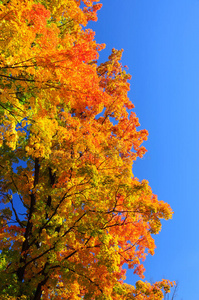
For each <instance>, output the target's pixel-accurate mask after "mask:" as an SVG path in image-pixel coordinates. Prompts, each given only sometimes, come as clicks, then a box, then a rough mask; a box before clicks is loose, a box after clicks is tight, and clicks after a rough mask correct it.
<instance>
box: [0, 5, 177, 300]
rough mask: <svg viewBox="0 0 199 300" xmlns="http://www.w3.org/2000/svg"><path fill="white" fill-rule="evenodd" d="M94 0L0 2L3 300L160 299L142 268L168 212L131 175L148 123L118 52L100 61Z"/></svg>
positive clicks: (164, 285) (163, 285)
mask: <svg viewBox="0 0 199 300" xmlns="http://www.w3.org/2000/svg"><path fill="white" fill-rule="evenodd" d="M94 2H95V1H93V0H84V1H78V0H21V1H18V0H10V1H0V26H1V32H0V35H1V37H0V48H1V56H0V94H1V98H0V116H1V126H0V134H1V135H0V136H1V138H0V146H1V148H0V170H1V173H0V176H1V178H0V193H1V200H0V201H1V208H2V209H1V215H0V221H1V229H0V234H1V243H0V249H1V264H0V268H1V275H0V276H1V278H0V279H1V280H0V282H1V283H0V289H1V290H0V293H1V297H2V299H10V300H11V299H12V300H16V299H17V300H18V299H21V300H22V299H27V300H39V299H44V300H47V299H53V300H59V299H82V298H84V299H96V300H97V299H99V300H100V299H114V300H117V299H138V300H141V299H153V300H155V299H162V298H163V290H165V291H167V292H168V291H169V289H170V286H171V285H172V283H171V282H170V281H167V280H162V281H161V282H157V283H155V284H153V285H151V284H149V283H147V282H143V281H141V280H139V281H138V282H137V283H136V286H135V287H134V286H130V285H127V284H125V283H123V281H124V279H125V270H124V269H123V268H122V267H123V265H124V264H125V263H126V264H128V267H129V268H132V269H133V270H134V273H136V274H138V275H139V276H140V277H141V278H143V272H144V267H143V265H142V261H143V260H144V259H145V257H146V254H147V253H150V254H153V253H154V248H155V244H154V239H153V237H152V234H157V233H158V232H159V231H160V228H161V223H160V219H161V218H164V219H169V218H171V216H172V211H171V208H170V207H169V205H168V204H166V203H164V202H163V201H159V200H158V199H157V196H156V195H154V194H153V193H152V190H151V188H150V187H149V185H148V182H147V181H146V180H143V181H142V182H140V181H139V180H138V179H137V178H136V177H135V176H134V175H133V173H132V165H133V162H134V161H135V160H136V158H137V157H142V156H143V154H144V153H145V152H146V149H145V148H144V147H143V146H142V142H143V141H144V140H146V139H147V134H148V133H147V131H146V130H140V131H138V130H137V127H138V126H139V121H138V118H137V117H136V115H135V113H134V112H132V109H133V108H134V106H133V104H132V103H131V101H130V100H129V99H128V97H127V92H128V90H129V83H128V80H129V79H130V76H129V75H128V74H127V73H126V71H125V69H124V68H123V67H122V64H121V63H120V60H121V56H122V50H120V51H118V50H115V49H113V51H112V54H111V55H110V56H109V60H108V61H107V62H105V63H103V64H101V65H99V66H98V65H97V59H98V52H99V51H100V50H101V49H103V48H104V45H99V44H97V43H96V41H95V40H94V32H93V31H92V30H89V29H84V27H83V26H86V24H87V22H88V21H90V20H96V19H97V17H96V12H97V10H98V9H100V7H101V4H99V3H94Z"/></svg>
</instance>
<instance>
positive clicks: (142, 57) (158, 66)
mask: <svg viewBox="0 0 199 300" xmlns="http://www.w3.org/2000/svg"><path fill="white" fill-rule="evenodd" d="M101 2H102V3H103V7H102V9H101V11H99V12H98V17H99V20H98V22H97V23H93V22H92V23H89V26H88V27H91V28H93V29H94V30H95V31H96V40H97V41H98V42H99V43H106V45H107V46H106V50H103V51H102V52H101V55H100V61H105V60H106V59H107V57H108V55H109V54H110V53H111V49H112V48H116V49H121V48H123V49H124V55H123V64H124V65H128V67H129V73H130V74H131V75H132V80H131V91H130V92H129V97H130V99H131V100H132V102H133V103H134V104H135V112H136V114H137V115H138V117H139V120H140V123H141V128H146V129H147V130H148V131H149V139H148V141H147V142H146V143H145V146H146V148H147V149H148V153H147V154H146V155H145V157H144V158H143V159H142V160H140V159H139V160H138V161H137V162H136V163H135V165H134V174H135V176H136V177H138V178H140V179H147V180H148V181H149V183H150V186H151V187H152V189H153V192H154V193H155V194H157V195H158V197H159V199H161V200H164V201H165V202H168V203H169V204H170V205H171V207H172V209H173V210H174V216H173V220H171V221H167V222H166V221H164V222H163V228H162V231H161V233H160V234H159V235H157V236H155V240H156V245H157V249H156V252H155V255H154V256H148V257H147V259H146V262H145V267H146V273H145V276H146V277H145V279H146V280H148V281H151V280H153V281H156V280H161V279H162V278H168V279H171V280H178V281H179V292H178V297H177V299H180V300H181V299H183V300H199V295H198V294H199V293H198V284H199V1H198V0H123V1H121V0H108V1H107V0H102V1H101ZM127 275H128V276H127V282H128V283H134V282H135V280H137V279H138V278H137V277H136V276H135V275H133V274H132V271H131V272H130V271H128V273H127Z"/></svg>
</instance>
